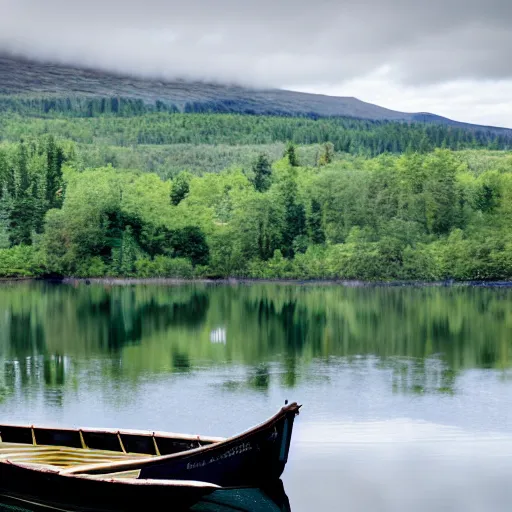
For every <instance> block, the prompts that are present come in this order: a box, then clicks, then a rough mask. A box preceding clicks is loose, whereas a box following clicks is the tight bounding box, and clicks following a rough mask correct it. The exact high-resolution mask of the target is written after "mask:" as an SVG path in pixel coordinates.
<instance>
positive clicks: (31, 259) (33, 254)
mask: <svg viewBox="0 0 512 512" xmlns="http://www.w3.org/2000/svg"><path fill="white" fill-rule="evenodd" d="M39 258H40V255H39V253H38V251H37V250H36V249H35V248H34V247H29V246H26V245H18V246H16V247H11V248H10V249H0V277H37V276H39V275H41V274H42V271H43V269H42V267H41V265H40V263H39Z"/></svg>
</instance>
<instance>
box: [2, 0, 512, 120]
mask: <svg viewBox="0 0 512 512" xmlns="http://www.w3.org/2000/svg"><path fill="white" fill-rule="evenodd" d="M511 27H512V0H486V1H481V0H428V1H427V0H315V1H308V2H306V1H305V0H124V1H120V0H0V51H8V52H14V53H18V54H23V55H26V56H29V57H39V58H44V59H49V60H57V61H58V62H63V63H75V64H86V65H88V66H95V67H101V68H104V69H112V70H116V71H125V72H135V73H138V74H143V75H157V76H164V77H167V78H176V77H183V78H193V79H206V80H216V81H221V82H223V81H229V82H236V83H242V84H245V85H247V84H250V85H257V86H274V87H285V88H291V89H295V90H301V91H307V92H319V93H325V94H332V95H337V96H355V97H357V98H359V99H362V100H364V101H369V102H372V103H377V104H379V105H382V106H384V107H388V108H392V109H395V110H403V111H411V112H412V111H429V112H433V113H436V114H440V115H444V116H447V117H451V118H454V119H457V120H461V121H469V122H475V123H481V124H495V125H501V126H508V127H512V94H511V93H512V58H511V56H510V51H511V49H512V29H511Z"/></svg>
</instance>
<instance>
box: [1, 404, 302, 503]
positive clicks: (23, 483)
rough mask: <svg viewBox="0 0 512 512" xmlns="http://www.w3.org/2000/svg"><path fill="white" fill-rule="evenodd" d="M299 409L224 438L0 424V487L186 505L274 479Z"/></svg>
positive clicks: (68, 498) (83, 499)
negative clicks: (235, 488) (218, 492)
mask: <svg viewBox="0 0 512 512" xmlns="http://www.w3.org/2000/svg"><path fill="white" fill-rule="evenodd" d="M299 409H300V406H299V405H297V404H296V403H292V404H290V405H285V406H284V407H283V408H282V409H281V410H280V411H279V412H278V413H277V414H276V415H274V416H273V417H272V418H270V419H269V420H267V421H265V422H264V423H262V424H260V425H257V426H256V427H253V428H251V429H249V430H247V431H245V432H243V433H242V434H239V435H236V436H233V437H230V438H215V437H204V436H193V435H182V434H171V433H164V432H145V431H135V430H119V431H118V430H111V429H109V430H92V429H57V428H44V427H35V426H15V425H0V493H1V494H2V495H4V496H11V497H16V498H20V499H24V500H26V501H27V502H30V503H34V504H39V505H46V506H50V507H53V508H54V509H57V510H59V509H60V510H80V511H95V512H96V511H112V510H119V511H120V510H123V511H129V510H141V505H142V504H144V503H145V504H147V503H149V502H151V508H152V509H153V510H158V504H162V507H164V506H165V508H166V509H167V510H168V509H169V503H172V506H173V509H176V508H184V507H188V506H190V505H191V504H193V503H196V502H197V501H198V500H199V499H201V497H203V496H205V495H208V494H211V493H212V492H214V491H215V490H217V489H219V488H226V487H228V488H231V487H242V486H249V485H250V486H261V485H265V484H267V483H269V482H272V481H275V480H277V479H279V477H280V476H281V474H282V472H283V471H284V468H285V465H286V462H287V460H288V452H289V449H290V441H291V435H292V429H293V422H294V418H295V416H296V415H297V414H298V412H299Z"/></svg>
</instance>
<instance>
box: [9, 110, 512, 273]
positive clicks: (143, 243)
mask: <svg viewBox="0 0 512 512" xmlns="http://www.w3.org/2000/svg"><path fill="white" fill-rule="evenodd" d="M0 120H1V121H2V122H3V123H4V126H7V130H6V132H5V133H7V134H9V133H10V132H9V130H11V129H12V128H13V127H14V126H15V125H14V124H10V122H11V121H12V119H8V120H7V121H6V120H5V119H3V120H2V118H1V117H0ZM150 120H151V121H152V122H153V121H154V122H156V123H157V125H158V123H160V124H159V125H158V126H153V125H152V124H151V123H150V122H149V121H150ZM25 121H26V127H27V132H28V134H29V136H28V137H27V138H26V139H25V140H24V141H21V142H17V143H3V144H1V145H0V251H2V253H1V254H2V258H3V259H2V261H3V263H2V266H0V276H32V275H44V274H60V275H75V276H91V277H93V276H94V277H101V276H126V277H130V276H133V277H135V276H142V277H195V276H203V277H226V276H240V277H259V278H299V279H365V280H443V279H457V280H467V279H509V278H511V277H512V256H511V254H512V235H511V234H510V233H512V229H511V227H512V158H511V157H510V155H509V154H508V153H505V152H503V153H498V152H496V151H467V150H466V151H461V152H454V151H451V150H449V149H435V150H433V151H430V152H422V151H416V152H415V151H414V150H413V148H414V147H415V145H414V144H412V146H410V150H409V151H407V152H406V153H404V154H401V155H393V154H389V153H387V154H380V155H379V156H377V157H375V158H368V156H369V155H371V154H379V153H382V152H383V151H381V148H380V146H379V144H380V143H379V144H377V145H375V146H372V147H374V149H372V150H371V151H367V149H368V148H366V146H365V145H364V144H366V142H364V143H362V145H359V146H358V147H357V149H356V148H355V146H354V145H353V144H354V140H355V139H351V141H350V145H351V146H350V148H346V147H343V148H340V146H339V144H338V143H339V140H338V139H336V137H335V134H336V133H337V132H336V130H337V129H338V128H340V129H341V128H342V129H343V130H344V133H345V132H349V133H348V135H347V134H346V133H345V135H346V136H349V137H352V136H353V135H354V133H355V131H353V132H350V130H356V131H357V130H359V129H360V128H361V129H362V126H363V125H362V124H357V123H362V122H360V121H357V122H356V121H353V122H352V121H350V122H349V121H346V122H345V121H343V122H342V120H339V119H338V120H327V119H324V120H319V121H318V122H317V121H314V120H309V119H301V120H298V119H282V118H263V117H254V118H250V119H247V118H244V117H243V116H229V115H227V116H211V115H210V116H202V115H198V116H197V117H196V116H195V115H191V116H189V117H187V116H180V115H175V114H173V115H169V114H144V115H140V116H139V117H137V118H136V121H135V122H134V125H133V129H134V130H135V131H137V130H141V129H142V128H143V129H144V130H148V133H152V134H153V135H155V137H156V134H158V133H160V134H161V135H162V134H170V135H169V136H173V137H175V136H177V135H176V134H177V133H181V135H182V136H183V137H184V138H185V135H186V136H187V137H192V136H194V137H196V138H195V139H194V141H195V142H205V141H207V142H208V143H211V144H213V143H215V141H218V140H224V141H226V140H229V141H231V140H233V141H236V140H237V139H236V137H239V139H238V140H242V141H249V140H250V141H253V142H254V141H256V142H265V143H268V142H269V141H270V142H271V141H285V140H290V141H291V142H290V144H289V145H288V146H287V147H286V149H284V144H283V142H279V144H277V143H276V144H275V145H272V146H258V145H256V146H240V147H239V148H238V151H240V152H239V153H236V152H228V153H229V155H230V158H231V157H232V158H234V159H235V160H229V159H228V160H226V161H229V162H230V163H231V164H232V163H233V162H235V163H238V164H239V165H230V166H228V168H226V169H225V170H222V171H219V166H220V165H221V163H222V162H224V161H225V160H223V159H222V158H224V157H222V158H220V159H217V156H218V155H220V153H218V151H220V149H219V147H217V146H213V145H212V146H211V148H212V149H211V152H208V151H210V150H208V151H207V150H206V149H205V146H204V145H203V146H200V149H197V148H199V146H195V147H196V150H197V151H199V153H198V154H199V155H200V156H199V157H198V158H199V159H200V160H201V162H203V163H202V164H201V165H205V167H204V168H203V169H202V170H201V172H199V171H198V169H199V167H194V173H192V172H185V171H182V172H179V173H176V172H175V168H174V167H173V168H172V169H171V168H168V170H163V169H164V167H166V166H167V165H168V163H169V161H170V160H172V155H173V154H177V153H172V152H171V150H170V149H169V147H160V148H156V147H154V148H148V147H146V148H142V147H141V146H139V145H136V146H135V147H134V148H116V149H115V151H112V152H110V149H109V150H106V149H105V152H103V151H104V148H105V147H106V146H101V147H94V146H90V147H87V148H85V149H84V146H83V145H79V146H78V147H75V146H74V144H73V143H72V142H71V141H69V140H63V139H60V138H58V136H57V135H58V134H55V136H53V135H52V136H49V135H44V136H41V137H40V138H33V137H31V136H30V130H31V127H33V126H36V125H37V126H38V123H39V121H41V120H36V119H34V120H25ZM25 121H24V122H25ZM32 121H33V122H34V123H33V124H31V123H32ZM44 121H45V122H48V123H49V124H48V125H47V126H46V128H45V129H46V131H50V132H51V133H53V131H52V130H53V129H54V128H56V127H57V126H61V128H62V129H64V127H65V128H66V129H67V130H68V131H69V134H73V130H75V129H78V127H80V129H84V130H85V131H84V132H83V133H84V134H86V133H87V130H89V129H92V128H94V130H95V131H94V137H97V136H99V134H102V133H104V134H107V133H109V134H115V133H117V134H123V133H125V132H124V130H128V129H129V125H128V124H124V118H123V117H116V116H115V115H110V114H109V115H106V114H105V115H101V116H99V117H91V118H87V119H86V118H77V119H69V118H66V117H65V116H64V117H62V118H61V119H50V118H46V119H44ZM57 121H59V122H60V123H61V124H60V125H59V124H56V122H57ZM199 121H201V122H202V123H203V125H202V128H201V129H199V126H200V125H199V124H198V123H199ZM54 122H55V123H54ZM80 123H83V124H80ZM180 123H181V124H180ZM170 126H172V127H173V129H174V130H175V131H172V130H171V131H170V132H169V133H168V132H167V131H166V130H167V129H168V128H169V127H170ZM107 128H108V129H110V130H111V131H109V132H107ZM230 128H234V129H235V134H233V133H231V132H230V130H229V129H230ZM380 128H382V129H383V130H384V129H385V130H389V133H393V137H395V139H392V140H393V143H392V145H391V146H392V150H393V151H395V149H396V151H400V148H401V147H402V145H403V144H405V142H404V141H402V142H400V143H398V142H397V140H396V137H399V136H400V137H401V136H402V135H403V136H404V140H405V139H407V137H413V136H414V137H415V136H416V135H417V134H416V135H414V134H415V133H416V130H419V128H418V127H416V126H411V127H408V128H407V130H405V129H404V130H405V131H403V132H402V125H400V126H395V127H394V128H393V129H392V125H391V124H383V125H382V126H381V127H379V129H380ZM306 129H307V130H311V132H310V133H309V139H308V142H312V141H313V142H316V143H317V145H315V146H313V145H312V146H307V147H305V146H297V145H296V144H297V139H298V142H300V141H301V140H305V138H306V131H303V130H306ZM365 129H367V132H365V133H366V134H367V135H368V136H369V134H370V133H374V132H372V130H377V126H376V125H371V124H369V125H367V126H366V128H365ZM436 129H437V128H436ZM159 130H160V131H159ZM195 130H198V131H195ZM236 130H239V131H238V132H237V131H236ZM243 130H246V131H245V132H244V131H243ZM316 130H320V132H318V134H317V132H316ZM393 130H394V131H393ZM429 130H430V128H428V127H425V126H423V127H421V130H420V132H419V135H421V137H420V138H419V139H418V141H419V142H418V147H419V146H421V145H423V146H424V147H423V149H424V150H425V151H426V149H429V148H433V147H435V146H436V145H440V143H441V142H442V143H443V144H444V145H446V146H449V144H448V143H446V140H447V139H443V137H442V136H441V135H442V134H441V132H438V131H437V132H436V131H435V130H434V129H433V131H429ZM57 131H58V130H57ZM91 133H92V132H91ZM126 133H127V132H126ZM269 133H270V134H272V136H271V137H267V136H264V134H267V135H268V134H269ZM350 133H352V135H350ZM383 133H384V132H383ZM385 133H388V132H385ZM447 133H448V132H447ZM449 133H450V134H452V132H449ZM453 133H456V132H453ZM257 134H259V135H258V136H257ZM297 134H301V136H300V137H297ZM404 134H405V135H404ZM440 134H441V135H440ZM75 135H76V134H75ZM153 135H152V136H153ZM317 135H318V137H317ZM320 135H321V136H320ZM331 135H332V136H333V137H334V140H333V143H332V144H331V143H330V142H326V140H327V141H328V140H329V137H330V136H331ZM345 135H344V136H345ZM73 136H74V135H73ZM109 136H111V135H109ZM165 136H167V135H165ZM231 136H233V137H234V138H233V139H230V137H231ZM431 136H432V137H434V138H433V139H432V138H431ZM450 136H451V135H450ZM94 137H93V138H92V139H91V140H90V141H91V142H92V141H93V140H94ZM223 137H227V139H223ZM301 137H304V138H303V139H301ZM390 137H391V135H390ZM457 137H458V144H460V145H462V147H463V146H464V145H463V144H462V142H463V141H464V137H462V135H461V134H459V135H457ZM472 137H473V138H472V141H473V142H472V144H473V145H475V144H476V142H475V140H476V139H475V136H474V134H472ZM434 139H435V140H434ZM191 140H192V139H191ZM336 140H338V143H337V142H336ZM361 140H362V139H360V141H361ZM365 140H369V139H365ZM461 141H462V142H461ZM161 142H165V140H164V139H161V140H160V142H159V143H161ZM123 143H124V142H123ZM136 144H137V143H136ZM427 146H428V147H427ZM191 147H192V146H190V147H187V151H192V149H191ZM121 149H122V151H121ZM181 149H183V148H181ZM181 149H180V151H181ZM94 150H98V155H97V160H95V161H97V162H98V163H101V162H104V161H107V160H112V162H114V164H115V165H103V166H100V165H95V166H94V168H90V169H89V168H87V165H86V163H85V162H91V161H93V160H94V159H93V158H92V156H93V153H92V152H93V151H94ZM230 151H231V150H230ZM283 151H284V157H282V158H280V159H279V156H280V155H283ZM347 151H350V152H353V153H357V154H359V156H354V155H349V154H347ZM130 152H131V154H132V156H133V155H138V156H139V157H140V155H141V154H143V155H144V157H143V158H142V159H140V160H137V159H134V160H132V161H131V162H132V163H133V164H135V163H141V162H143V163H144V167H145V164H146V163H148V164H149V162H151V159H152V158H153V157H154V156H155V155H156V154H160V155H161V154H164V153H165V155H166V156H165V158H163V159H162V160H161V161H159V163H158V165H157V164H156V163H154V165H148V168H144V169H140V170H133V169H132V170H127V169H122V168H119V167H116V166H119V165H120V163H121V162H122V161H124V160H123V159H124V158H125V156H126V155H128V154H129V153H130ZM158 152H160V153H158ZM162 152H163V153H162ZM216 152H217V153H216ZM187 154H192V153H187ZM242 154H243V155H244V156H243V158H242V157H241V155H242ZM122 155H125V156H122ZM183 155H185V153H183ZM212 155H216V156H215V158H214V159H213V160H212V159H211V157H212ZM94 158H96V157H94ZM183 158H184V159H185V160H186V156H183ZM237 159H238V160H237ZM126 161H129V160H126ZM210 161H211V162H212V169H211V170H212V171H215V172H204V171H208V170H209V169H208V167H207V164H208V162H210ZM271 162H273V163H272V164H271ZM130 167H131V166H130ZM183 168H185V167H183ZM150 169H158V170H159V174H160V176H158V175H156V174H154V173H151V172H147V171H148V170H150ZM196 171H197V172H196ZM171 176H173V179H172V180H171V179H169V178H170V177H171Z"/></svg>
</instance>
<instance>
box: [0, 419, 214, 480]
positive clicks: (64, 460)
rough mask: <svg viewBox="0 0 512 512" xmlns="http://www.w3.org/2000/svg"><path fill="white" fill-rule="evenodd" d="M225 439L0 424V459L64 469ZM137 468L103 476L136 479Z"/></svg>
mask: <svg viewBox="0 0 512 512" xmlns="http://www.w3.org/2000/svg"><path fill="white" fill-rule="evenodd" d="M222 440H223V439H222V438H212V437H202V436H187V435H180V434H168V433H157V432H139V431H131V430H130V431H117V430H116V431H114V430H88V429H53V428H39V427H33V426H12V425H0V462H7V461H9V462H10V463H14V464H23V465H25V466H27V465H29V466H30V467H33V468H34V469H37V468H40V469H42V468H46V469H49V470H57V471H61V470H64V469H68V468H71V467H73V468H76V469H78V466H82V465H83V466H88V465H90V464H108V463H115V462H122V461H124V460H137V459H139V458H140V459H143V458H151V457H157V456H160V455H170V454H174V453H179V452H182V451H186V450H190V449H194V448H199V447H201V446H207V445H211V444H213V443H217V442H219V441H222ZM138 473H139V471H138V470H134V471H124V472H122V473H108V474H104V475H102V477H107V476H108V477H109V478H114V477H124V478H137V477H138Z"/></svg>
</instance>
